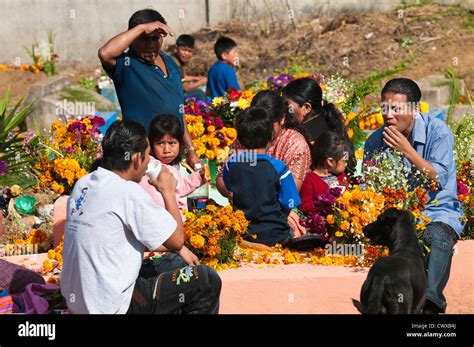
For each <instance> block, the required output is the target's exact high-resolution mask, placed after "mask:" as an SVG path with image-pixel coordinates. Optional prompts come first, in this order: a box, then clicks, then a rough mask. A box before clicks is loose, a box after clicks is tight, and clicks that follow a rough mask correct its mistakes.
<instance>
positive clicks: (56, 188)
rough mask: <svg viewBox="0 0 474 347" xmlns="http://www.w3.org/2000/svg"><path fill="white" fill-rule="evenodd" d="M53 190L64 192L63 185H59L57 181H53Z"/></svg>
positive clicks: (57, 192) (59, 192) (58, 192)
mask: <svg viewBox="0 0 474 347" xmlns="http://www.w3.org/2000/svg"><path fill="white" fill-rule="evenodd" d="M52 188H53V191H54V192H55V193H56V194H63V193H64V186H62V185H60V184H59V183H58V182H53V186H52Z"/></svg>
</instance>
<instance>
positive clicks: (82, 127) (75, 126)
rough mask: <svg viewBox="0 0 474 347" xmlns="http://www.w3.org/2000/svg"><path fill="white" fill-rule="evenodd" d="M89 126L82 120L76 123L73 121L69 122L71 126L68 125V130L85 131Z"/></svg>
mask: <svg viewBox="0 0 474 347" xmlns="http://www.w3.org/2000/svg"><path fill="white" fill-rule="evenodd" d="M86 129H87V127H86V125H85V124H84V123H81V122H74V123H71V124H69V126H68V127H67V131H71V132H73V131H76V130H79V131H81V130H82V131H84V130H86Z"/></svg>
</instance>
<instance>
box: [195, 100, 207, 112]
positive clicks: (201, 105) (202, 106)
mask: <svg viewBox="0 0 474 347" xmlns="http://www.w3.org/2000/svg"><path fill="white" fill-rule="evenodd" d="M196 105H197V106H198V107H199V108H200V109H201V110H202V111H203V112H204V113H209V104H208V103H207V102H205V101H202V100H197V101H196Z"/></svg>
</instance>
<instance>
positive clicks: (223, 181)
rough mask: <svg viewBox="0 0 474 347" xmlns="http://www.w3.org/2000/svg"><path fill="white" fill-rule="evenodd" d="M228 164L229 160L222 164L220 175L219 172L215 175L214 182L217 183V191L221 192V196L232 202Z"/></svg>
mask: <svg viewBox="0 0 474 347" xmlns="http://www.w3.org/2000/svg"><path fill="white" fill-rule="evenodd" d="M229 165H230V163H229V162H227V163H226V164H225V165H224V168H223V170H222V175H220V174H219V175H217V179H216V181H217V182H216V183H217V187H218V190H219V193H221V194H222V195H223V196H225V197H226V198H227V199H229V202H230V203H231V204H232V203H233V201H232V199H233V194H232V186H231V178H230V170H229ZM219 188H220V189H219Z"/></svg>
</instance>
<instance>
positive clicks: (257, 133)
mask: <svg viewBox="0 0 474 347" xmlns="http://www.w3.org/2000/svg"><path fill="white" fill-rule="evenodd" d="M235 123H236V129H237V139H238V140H239V142H240V144H241V145H242V146H244V147H245V148H246V149H260V148H265V147H266V146H267V145H268V143H270V141H271V140H272V138H273V119H272V115H271V114H270V112H269V111H267V110H266V109H264V108H261V107H250V108H248V109H246V110H245V111H243V112H242V113H240V114H239V115H238V116H237V119H236V122H235Z"/></svg>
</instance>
